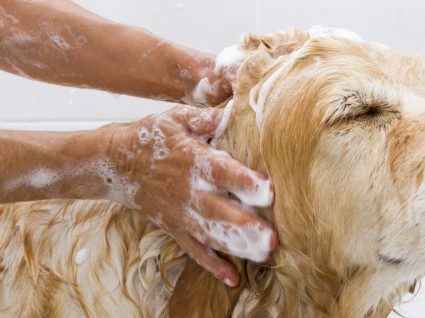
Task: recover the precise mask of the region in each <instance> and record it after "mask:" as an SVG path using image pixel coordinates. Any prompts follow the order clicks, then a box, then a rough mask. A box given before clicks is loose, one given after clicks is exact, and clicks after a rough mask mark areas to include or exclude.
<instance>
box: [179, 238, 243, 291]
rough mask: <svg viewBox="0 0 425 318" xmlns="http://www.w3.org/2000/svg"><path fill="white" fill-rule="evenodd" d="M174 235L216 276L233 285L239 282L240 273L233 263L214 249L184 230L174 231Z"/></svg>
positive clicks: (201, 264) (182, 246) (181, 244)
mask: <svg viewBox="0 0 425 318" xmlns="http://www.w3.org/2000/svg"><path fill="white" fill-rule="evenodd" d="M173 236H174V238H175V240H176V241H177V243H178V244H179V245H180V247H181V248H182V249H183V250H184V251H186V253H187V254H188V255H189V256H190V258H192V259H193V260H194V261H196V262H197V263H198V264H199V265H200V266H201V267H203V268H204V269H205V270H207V271H208V272H210V273H211V274H212V275H213V276H214V277H215V278H217V279H218V280H220V281H222V282H224V283H225V284H226V285H228V286H231V287H235V286H237V285H238V284H239V281H240V277H239V273H238V271H237V270H236V268H235V266H234V265H233V264H231V263H230V262H228V261H226V260H224V259H222V258H220V257H218V256H217V254H216V253H215V252H214V251H212V250H211V249H209V248H207V247H205V246H203V245H202V244H200V243H199V242H197V241H196V240H195V239H194V238H192V237H191V236H189V235H187V234H184V233H183V232H177V233H174V234H173Z"/></svg>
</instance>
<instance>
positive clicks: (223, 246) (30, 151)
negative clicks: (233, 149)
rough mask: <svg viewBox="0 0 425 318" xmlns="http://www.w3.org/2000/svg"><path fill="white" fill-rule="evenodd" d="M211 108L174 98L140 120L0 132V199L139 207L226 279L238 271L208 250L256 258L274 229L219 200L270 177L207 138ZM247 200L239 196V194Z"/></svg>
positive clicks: (267, 188)
mask: <svg viewBox="0 0 425 318" xmlns="http://www.w3.org/2000/svg"><path fill="white" fill-rule="evenodd" d="M221 116H222V111H221V110H219V109H207V110H199V109H196V108H192V107H186V106H180V107H177V108H174V109H172V110H169V111H167V112H165V113H162V114H158V115H153V116H149V117H146V118H144V119H142V120H140V121H137V122H133V123H129V124H124V125H113V126H110V127H104V128H100V129H97V130H94V131H84V132H17V131H0V154H1V158H0V162H1V165H0V202H3V203H5V202H17V201H23V200H39V199H51V198H70V199H109V200H112V201H116V202H119V203H122V204H125V205H127V206H128V207H130V208H132V209H135V210H137V211H139V212H140V213H141V214H142V215H143V216H145V217H147V218H149V219H150V220H151V221H152V222H154V223H155V224H157V225H158V226H159V227H162V228H163V229H165V230H166V231H167V232H168V233H169V234H170V235H171V236H173V237H174V238H175V239H176V241H177V242H178V243H179V245H180V246H181V247H182V248H183V249H184V250H185V251H186V252H187V253H188V254H189V255H190V256H191V257H192V258H193V259H195V260H196V261H197V262H198V263H199V264H200V265H201V266H202V267H204V268H205V269H207V270H208V271H210V272H211V273H212V274H213V275H214V276H215V277H217V278H218V279H220V280H222V281H224V282H225V283H226V284H228V285H232V286H234V285H236V284H237V283H238V282H239V276H238V273H237V271H236V269H235V268H234V266H233V265H232V264H230V263H229V262H228V261H226V260H224V259H223V258H220V257H219V256H218V255H217V254H216V253H215V252H214V251H213V250H217V251H221V252H224V253H228V254H232V255H236V256H239V257H242V258H250V259H252V260H254V261H258V262H261V261H265V260H266V259H267V257H268V256H269V254H270V253H271V252H272V250H273V249H274V248H275V247H276V245H277V235H276V232H275V230H274V229H273V227H272V226H271V225H270V224H269V223H268V222H267V221H265V220H262V219H261V218H259V217H257V216H256V215H255V213H253V212H252V211H248V210H247V209H246V208H245V207H243V206H242V205H240V204H238V203H236V202H234V201H230V200H228V199H227V198H226V194H227V192H231V193H233V194H234V195H236V196H237V197H240V198H241V199H242V202H244V200H245V199H246V198H247V197H248V198H255V197H260V198H265V200H258V201H250V202H249V203H250V204H253V205H258V206H265V205H268V204H271V201H272V199H273V188H272V185H271V183H270V181H269V180H268V179H267V178H265V177H263V176H261V175H259V174H257V173H256V172H253V171H251V170H250V169H248V168H246V167H244V166H242V165H241V164H240V163H238V162H236V161H235V160H234V159H232V158H231V157H230V156H229V155H228V154H226V153H224V152H222V151H217V150H214V149H212V148H210V147H209V146H208V144H207V143H206V141H207V140H208V139H209V138H212V137H214V135H215V131H216V128H217V127H218V125H219V121H220V119H221ZM245 203H246V202H245Z"/></svg>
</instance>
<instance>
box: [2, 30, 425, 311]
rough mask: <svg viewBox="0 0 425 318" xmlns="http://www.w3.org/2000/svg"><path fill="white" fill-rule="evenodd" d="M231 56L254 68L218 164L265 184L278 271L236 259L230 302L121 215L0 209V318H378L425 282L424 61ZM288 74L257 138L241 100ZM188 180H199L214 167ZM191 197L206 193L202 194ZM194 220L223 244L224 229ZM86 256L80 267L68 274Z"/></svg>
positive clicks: (252, 44) (43, 206) (273, 88)
mask: <svg viewBox="0 0 425 318" xmlns="http://www.w3.org/2000/svg"><path fill="white" fill-rule="evenodd" d="M241 46H242V47H244V49H245V50H246V51H247V52H248V56H247V58H246V60H245V61H244V62H243V64H242V66H241V68H240V69H239V71H238V75H237V78H236V81H235V84H234V89H235V95H234V98H233V109H232V110H231V116H230V118H229V121H228V123H227V129H226V131H225V133H224V134H223V135H222V136H221V137H219V138H217V148H218V149H221V150H226V151H228V152H229V153H230V154H231V155H232V157H234V158H236V159H238V160H240V161H241V162H244V163H245V164H246V165H249V166H250V167H252V168H255V169H257V170H259V171H267V172H268V173H269V175H271V176H272V177H273V183H274V186H275V190H276V198H275V202H274V204H273V206H272V207H271V208H264V209H259V213H260V214H261V215H262V216H264V217H266V218H268V219H270V220H273V221H274V223H275V224H276V226H277V227H278V231H279V235H280V238H281V245H280V248H279V249H278V251H277V252H276V253H275V254H274V255H273V260H272V262H271V263H269V264H266V265H261V264H256V263H254V262H250V261H248V262H242V261H241V260H237V259H232V260H233V261H234V263H235V264H236V265H238V268H239V269H240V270H241V271H242V272H243V274H242V276H243V280H242V285H241V289H229V288H226V287H224V284H222V283H221V282H219V281H217V280H214V279H211V276H210V274H208V273H207V272H205V271H203V270H201V269H199V268H196V267H195V269H196V271H194V270H193V269H194V267H193V262H192V261H189V260H188V259H187V257H186V256H185V255H183V253H182V251H181V250H180V248H179V247H178V245H177V244H176V243H175V242H174V241H173V240H172V239H171V238H169V237H168V236H167V234H166V233H165V232H164V231H162V230H158V229H157V228H156V227H155V226H154V225H153V224H152V223H151V222H147V221H144V220H142V219H141V218H140V215H139V214H138V213H136V212H135V211H130V210H128V209H126V208H123V207H122V206H120V205H117V204H111V203H110V202H95V201H91V202H90V201H89V202H87V201H86V202H81V201H73V202H70V201H63V200H60V201H50V202H37V203H19V204H13V205H4V206H2V207H1V209H2V213H0V251H1V255H2V258H1V262H0V269H1V279H0V290H2V291H7V292H2V293H0V310H1V314H2V316H4V317H16V316H34V317H49V316H50V317H55V316H56V317H65V316H68V317H79V316H81V315H82V314H83V315H85V316H101V317H121V316H125V317H167V316H169V314H168V313H169V310H172V312H173V314H174V315H173V316H172V317H173V318H175V317H187V315H188V313H194V315H196V313H202V315H203V317H228V316H231V315H232V316H233V317H282V316H283V317H303V318H304V317H315V318H316V317H325V318H326V317H335V318H337V317H344V318H345V317H347V318H357V317H386V316H387V315H388V314H389V313H390V311H391V310H392V308H393V306H394V304H395V303H396V301H397V300H398V299H400V297H401V296H402V295H403V294H405V293H406V292H407V290H408V289H409V287H411V286H412V285H414V282H415V280H417V279H420V278H421V276H422V275H423V272H424V267H425V265H424V264H425V259H424V256H423V255H425V253H423V251H424V250H425V239H424V236H425V235H424V233H425V227H424V225H423V224H425V222H424V220H423V213H421V211H423V204H424V202H425V200H424V197H425V195H424V194H423V193H424V191H425V188H424V186H423V184H424V182H423V170H424V164H423V157H424V155H423V154H422V152H423V149H424V144H425V142H424V140H425V136H424V133H423V132H424V131H425V129H424V124H423V123H422V121H423V118H422V117H421V116H422V115H421V109H420V104H421V101H422V100H425V91H424V87H425V83H423V79H424V78H425V76H424V74H425V67H424V63H423V61H422V60H419V59H414V58H411V57H407V56H402V55H400V54H398V53H397V52H395V51H392V50H387V49H386V50H382V49H380V48H379V47H376V46H374V45H370V44H368V43H365V42H359V41H357V40H356V41H353V40H351V39H346V38H343V37H334V36H328V37H323V36H321V37H317V38H313V39H310V35H309V33H308V32H305V31H302V30H293V31H291V32H282V33H275V34H271V35H266V36H262V37H256V36H252V35H251V36H247V37H245V38H244V39H243V40H242V43H241ZM283 65H285V66H284V67H283V70H282V71H281V72H282V73H281V75H280V76H277V77H276V79H275V80H273V81H269V83H270V88H268V89H267V94H265V93H263V94H265V95H267V96H264V99H263V100H264V103H261V105H262V106H261V107H262V111H261V113H260V116H262V119H261V125H259V126H258V127H257V125H256V117H257V116H258V115H257V114H256V112H254V111H253V110H252V109H251V107H250V105H249V104H250V95H252V96H251V101H252V102H253V103H252V104H254V105H255V104H256V103H258V101H259V94H260V91H261V88H262V87H263V86H264V83H266V82H267V80H268V79H269V78H270V77H271V76H272V75H273V74H275V73H276V71H277V70H278V69H280V68H281V67H282V66H283ZM374 75H379V76H377V77H375V76H374ZM382 81H385V85H383V84H382V83H381V82H382ZM282 87H283V88H284V89H282ZM251 92H252V93H251ZM264 92H266V91H264ZM410 103H412V104H414V105H409V104H410ZM254 109H255V107H254ZM418 112H419V114H420V115H418ZM148 133H149V134H151V131H150V130H148ZM143 136H147V135H143ZM150 138H151V137H149V141H147V142H152V139H150ZM143 142H145V139H143V138H142V143H143ZM106 167H107V165H106ZM193 169H194V170H193V175H194V176H201V172H202V173H204V171H208V162H206V161H202V160H199V162H197V163H196V165H194V168H193ZM201 169H204V170H201ZM106 170H107V171H108V169H106ZM108 174H111V173H110V172H106V173H105V175H108ZM202 175H203V174H202ZM206 176H207V177H208V173H206ZM192 182H193V184H192V185H193V188H197V189H202V188H205V189H207V190H208V191H212V190H214V189H212V188H211V187H208V182H207V180H205V179H199V178H194V179H192ZM189 213H193V217H194V219H195V220H198V222H200V223H207V224H208V225H209V226H210V227H212V231H215V233H218V234H219V235H218V237H220V236H222V235H224V232H223V231H222V230H223V229H224V228H225V227H224V225H223V224H217V223H216V221H214V220H207V219H205V218H203V217H201V218H200V217H199V214H197V212H196V211H189ZM160 221H161V220H158V222H160ZM211 222H213V223H211ZM200 239H202V238H200ZM260 241H261V240H260ZM237 243H238V244H239V243H240V242H237ZM238 244H235V245H236V246H237V247H239V245H238ZM241 244H242V243H241ZM83 248H87V249H88V251H89V253H87V258H86V259H85V261H84V262H82V264H80V265H77V264H76V260H75V255H76V253H77V251H80V250H81V249H83ZM186 268H189V269H190V270H191V271H192V272H189V273H187V272H185V269H186ZM180 275H184V280H178V279H179V276H180ZM176 286H177V287H176ZM174 288H179V290H183V291H184V292H181V293H173V290H174ZM187 295H190V296H192V295H193V297H190V299H189V300H188V299H187V298H185V296H187ZM215 299H219V300H220V303H219V305H217V304H215V303H214V300H215ZM173 304H174V305H173ZM214 304H215V305H214ZM167 306H170V307H167ZM171 306H174V307H173V308H171ZM179 313H180V315H179Z"/></svg>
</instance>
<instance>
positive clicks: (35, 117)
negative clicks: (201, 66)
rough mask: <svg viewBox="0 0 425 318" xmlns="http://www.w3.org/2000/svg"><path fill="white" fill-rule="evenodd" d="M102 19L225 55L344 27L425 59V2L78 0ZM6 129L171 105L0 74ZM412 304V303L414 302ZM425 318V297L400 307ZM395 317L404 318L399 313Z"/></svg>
mask: <svg viewBox="0 0 425 318" xmlns="http://www.w3.org/2000/svg"><path fill="white" fill-rule="evenodd" d="M75 2H77V3H79V4H81V5H82V6H84V7H86V8H87V9H90V10H92V11H94V12H96V13H97V14H99V15H102V16H105V17H107V18H110V19H113V20H115V21H118V22H123V23H128V24H133V25H138V26H141V27H145V28H147V29H149V30H151V31H153V32H154V33H157V34H158V35H161V36H163V37H166V38H169V39H171V40H174V41H177V42H180V43H182V44H184V45H187V46H191V47H194V48H197V49H199V50H205V51H210V52H218V51H220V49H221V48H223V47H225V46H227V45H229V44H231V43H234V42H235V41H236V40H237V39H238V37H239V35H240V34H241V33H245V32H256V31H257V32H259V33H266V32H272V31H276V30H281V29H286V28H287V27H288V26H291V25H299V26H302V27H310V26H312V25H316V24H322V25H326V26H333V27H345V28H348V29H350V30H352V31H355V32H357V33H359V34H360V35H361V36H363V38H365V39H366V40H370V41H376V42H382V43H386V44H388V45H390V46H392V47H394V48H397V49H399V50H401V51H404V52H410V53H414V52H417V53H419V54H421V55H422V56H425V41H424V40H423V35H424V34H425V32H424V31H425V23H424V20H425V10H424V9H425V3H424V2H423V1H422V0H406V1H402V0H350V1H347V0H320V1H318V0H294V1H282V0H214V1H211V0H181V1H176V0H156V1H155V0H75ZM0 92H1V94H2V95H1V96H2V99H1V103H0V128H4V129H28V130H40V129H47V130H70V129H89V128H95V127H98V126H101V125H103V124H105V123H107V122H109V121H117V120H128V119H132V118H139V117H143V116H145V115H146V114H148V113H151V112H155V111H158V110H161V109H165V108H167V107H169V104H167V103H162V102H153V101H147V100H143V99H138V98H134V97H126V96H117V95H112V94H109V93H104V92H98V91H89V90H83V89H72V88H65V87H59V86H53V85H48V84H42V83H36V82H33V81H30V80H27V79H23V78H18V77H16V76H13V75H9V74H6V73H2V72H0ZM407 299H410V297H407ZM401 312H402V313H403V314H405V316H407V317H411V318H421V317H425V292H420V293H419V295H418V296H417V297H416V298H415V299H414V300H413V301H411V302H409V303H408V304H404V305H402V306H401ZM391 317H397V316H396V315H392V316H391Z"/></svg>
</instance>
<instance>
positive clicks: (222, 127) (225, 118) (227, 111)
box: [210, 99, 233, 148]
mask: <svg viewBox="0 0 425 318" xmlns="http://www.w3.org/2000/svg"><path fill="white" fill-rule="evenodd" d="M232 110H233V99H231V100H230V101H229V102H228V103H227V105H226V106H225V107H224V109H223V115H222V117H221V120H220V123H219V124H218V126H217V129H216V130H215V132H214V138H213V139H212V140H211V142H210V146H211V147H213V148H217V139H218V138H220V137H221V136H223V135H224V132H225V131H226V129H227V126H228V124H229V120H230V115H231V114H232Z"/></svg>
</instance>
